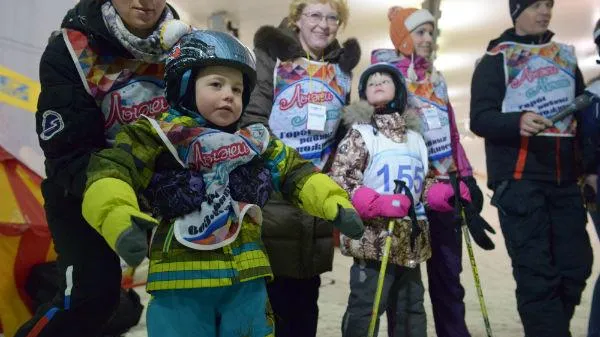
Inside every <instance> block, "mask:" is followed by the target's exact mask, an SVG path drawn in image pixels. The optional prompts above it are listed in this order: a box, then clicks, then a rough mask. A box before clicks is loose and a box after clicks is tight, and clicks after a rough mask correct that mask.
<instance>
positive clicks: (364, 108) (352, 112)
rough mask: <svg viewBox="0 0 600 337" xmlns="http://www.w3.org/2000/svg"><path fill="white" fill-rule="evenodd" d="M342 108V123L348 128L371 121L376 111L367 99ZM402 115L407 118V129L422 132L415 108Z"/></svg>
mask: <svg viewBox="0 0 600 337" xmlns="http://www.w3.org/2000/svg"><path fill="white" fill-rule="evenodd" d="M342 110H343V114H342V123H343V126H344V127H345V128H346V129H347V130H349V129H350V128H352V125H353V124H369V123H371V120H372V117H373V114H374V113H375V108H374V107H373V106H371V105H370V104H369V103H368V102H367V101H365V100H360V101H358V102H354V103H352V104H350V105H348V106H345V107H344V108H343V109H342ZM402 116H404V117H405V119H406V128H407V129H409V130H413V131H415V132H418V133H419V134H421V133H422V130H421V123H420V121H419V117H418V116H417V113H416V111H415V110H413V109H410V108H409V109H406V110H405V111H404V113H403V114H402Z"/></svg>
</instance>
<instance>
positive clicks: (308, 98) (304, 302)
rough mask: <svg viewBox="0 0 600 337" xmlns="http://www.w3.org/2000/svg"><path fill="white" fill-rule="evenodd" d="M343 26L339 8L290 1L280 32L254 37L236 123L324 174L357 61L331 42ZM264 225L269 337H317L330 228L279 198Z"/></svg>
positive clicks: (354, 50)
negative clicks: (258, 129)
mask: <svg viewBox="0 0 600 337" xmlns="http://www.w3.org/2000/svg"><path fill="white" fill-rule="evenodd" d="M347 20H348V5H347V3H346V1H345V0H293V1H292V3H291V4H290V10H289V14H288V16H287V17H286V18H285V19H284V20H283V21H282V22H281V24H280V25H279V27H273V26H264V27H261V28H260V29H259V30H258V31H257V32H256V35H255V36H254V44H255V50H254V52H255V54H256V68H257V69H256V70H257V77H258V82H257V85H256V88H255V89H254V91H253V93H252V95H251V98H250V104H249V105H248V106H247V108H246V111H245V115H244V117H243V121H242V122H243V123H253V122H261V123H263V124H265V125H267V126H268V127H269V129H270V130H271V132H272V133H273V134H274V135H275V136H276V137H278V138H280V139H281V140H282V141H283V142H284V143H286V145H289V146H292V147H294V148H296V149H297V150H298V152H299V153H300V154H301V155H302V156H303V157H304V158H306V159H310V160H312V161H313V163H315V164H316V165H317V166H318V167H319V168H321V169H323V170H324V171H326V170H327V169H328V166H329V165H330V158H332V157H333V156H332V153H333V152H334V151H335V147H336V144H337V141H336V138H335V136H336V131H337V130H338V126H339V124H340V120H341V108H342V106H344V105H346V104H347V103H348V100H349V97H350V87H351V73H350V72H351V70H352V69H353V68H354V67H355V66H356V64H357V63H358V60H359V59H360V48H359V46H358V43H357V41H356V40H354V39H350V40H348V41H346V42H345V43H344V44H343V45H340V44H339V43H338V41H337V40H336V35H337V33H338V31H339V29H340V28H341V27H343V26H344V25H345V24H346V23H347ZM286 188H290V187H288V186H286V184H285V182H282V189H286ZM263 217H264V222H263V240H264V243H265V245H266V248H267V252H268V254H269V259H270V261H271V266H272V268H273V273H274V274H275V280H274V281H273V282H271V283H270V284H269V285H268V291H269V299H270V302H271V305H272V307H273V311H274V313H275V318H276V325H275V331H276V335H277V337H282V336H284V337H287V336H302V337H310V336H316V332H317V319H318V306H317V299H318V296H319V286H320V284H321V279H320V276H319V275H320V274H321V273H324V272H326V271H330V270H331V268H332V262H333V238H332V228H333V227H332V224H331V223H327V222H324V221H321V220H317V219H316V218H314V217H311V216H309V215H308V214H306V213H304V212H302V211H301V210H299V209H298V208H297V207H295V206H294V205H292V204H289V203H287V202H285V201H283V200H282V198H281V196H280V195H278V193H274V195H273V197H272V199H271V201H270V202H269V204H267V206H266V207H265V208H264V210H263Z"/></svg>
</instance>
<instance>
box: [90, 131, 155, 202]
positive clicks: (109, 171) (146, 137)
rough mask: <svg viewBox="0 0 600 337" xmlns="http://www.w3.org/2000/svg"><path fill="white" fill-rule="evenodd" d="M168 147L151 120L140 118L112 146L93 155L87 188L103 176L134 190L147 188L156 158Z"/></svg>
mask: <svg viewBox="0 0 600 337" xmlns="http://www.w3.org/2000/svg"><path fill="white" fill-rule="evenodd" d="M163 151H165V147H164V145H163V143H162V141H161V139H160V137H159V136H158V134H157V133H156V131H155V130H154V128H152V125H150V122H149V121H148V120H146V119H140V120H138V121H137V122H135V123H133V124H129V125H125V126H123V127H122V128H121V130H120V131H119V133H118V134H117V136H116V139H115V144H114V146H113V147H112V148H110V149H104V150H102V151H99V152H96V153H95V154H93V155H92V157H91V158H90V163H89V165H88V171H87V184H86V188H87V187H89V186H90V185H91V184H93V183H94V182H96V181H98V180H100V179H103V178H116V179H119V180H122V181H124V182H126V183H127V184H129V185H130V186H131V187H133V189H134V190H135V191H139V190H141V189H144V188H146V187H147V186H148V184H149V183H150V180H151V178H152V175H153V173H154V166H155V161H156V158H157V157H158V155H159V154H161V153H162V152H163Z"/></svg>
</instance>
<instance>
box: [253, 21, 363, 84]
mask: <svg viewBox="0 0 600 337" xmlns="http://www.w3.org/2000/svg"><path fill="white" fill-rule="evenodd" d="M254 48H256V49H259V50H262V51H264V52H265V53H267V55H269V56H270V57H271V58H273V59H280V60H282V61H288V60H293V59H296V58H298V57H306V51H304V49H302V45H301V44H300V41H299V40H298V36H297V34H296V32H294V31H293V30H292V29H291V28H290V27H289V25H288V20H287V19H284V20H283V21H282V22H281V24H279V27H274V26H263V27H260V28H259V29H258V31H257V32H256V34H255V35H254ZM360 53H361V51H360V45H359V44H358V41H357V40H356V39H355V38H350V39H348V40H346V41H345V42H344V43H343V44H342V45H341V46H340V44H339V42H338V40H337V39H336V40H333V42H332V43H331V44H330V45H329V46H328V47H327V48H326V49H325V53H324V56H323V59H324V61H326V62H330V63H337V64H339V66H340V68H341V69H342V70H343V71H345V72H347V73H350V72H352V69H354V67H356V65H357V64H358V61H360Z"/></svg>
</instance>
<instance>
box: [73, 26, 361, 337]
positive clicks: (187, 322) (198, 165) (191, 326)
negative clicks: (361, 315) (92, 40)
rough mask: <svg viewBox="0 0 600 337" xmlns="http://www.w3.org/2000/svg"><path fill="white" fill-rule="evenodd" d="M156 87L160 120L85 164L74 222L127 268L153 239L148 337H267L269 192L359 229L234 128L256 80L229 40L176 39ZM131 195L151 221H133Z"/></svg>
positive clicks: (247, 131)
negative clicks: (78, 219) (161, 91)
mask: <svg viewBox="0 0 600 337" xmlns="http://www.w3.org/2000/svg"><path fill="white" fill-rule="evenodd" d="M165 82H166V84H167V89H166V92H167V100H168V101H169V104H170V105H171V108H170V109H169V111H168V112H166V113H164V114H163V115H162V116H161V117H160V118H158V120H152V119H149V118H148V119H141V120H140V121H139V122H136V123H134V124H132V125H130V126H128V127H125V128H123V129H122V131H120V133H119V134H118V136H117V138H116V144H115V147H114V148H113V149H109V150H104V151H101V152H100V153H98V154H97V155H95V156H93V158H92V159H91V160H90V165H89V171H88V182H87V189H86V191H85V194H84V201H83V215H84V217H85V218H86V219H87V220H88V221H89V223H90V224H91V225H92V226H93V227H94V228H95V229H96V230H98V231H99V232H100V233H101V234H102V235H103V236H104V237H105V238H106V240H107V242H108V243H109V245H110V246H111V247H112V248H113V249H115V250H116V252H117V253H118V254H119V255H120V256H121V257H123V258H124V260H125V261H126V262H127V263H128V264H130V265H132V266H136V265H138V264H139V263H140V262H141V261H142V259H143V258H144V256H145V255H146V251H147V249H148V245H147V242H146V231H147V230H148V229H154V232H153V237H152V240H151V247H150V269H149V275H148V284H147V291H148V292H150V293H151V294H152V295H153V298H152V300H151V302H150V305H149V308H148V318H147V322H148V323H147V324H148V334H149V336H151V337H154V336H160V337H165V336H166V337H169V336H238V335H239V336H242V335H243V336H253V337H258V336H261V337H262V336H267V335H272V333H273V332H272V329H271V328H270V327H269V324H268V322H267V318H266V315H265V310H266V301H267V292H266V285H265V278H271V277H272V273H271V269H270V266H269V260H268V258H267V256H266V252H265V250H264V246H263V245H262V242H261V226H260V225H261V222H262V216H261V210H260V208H261V207H262V206H263V205H264V204H265V202H266V199H267V198H268V194H269V192H270V189H271V185H272V188H274V189H276V190H279V191H281V192H282V193H283V195H285V196H286V197H287V198H288V199H289V200H291V201H292V202H294V203H295V204H296V205H298V206H299V207H301V208H302V209H304V210H305V211H306V212H308V213H310V214H312V215H314V216H318V217H322V218H325V219H328V220H332V221H334V224H336V225H338V226H339V227H340V230H341V231H342V232H344V233H346V234H347V235H349V236H351V237H354V238H359V237H360V236H361V235H362V231H363V226H362V222H361V221H360V218H359V217H358V215H356V212H355V211H354V209H353V208H352V205H351V203H350V202H349V200H348V197H347V194H346V192H345V191H343V190H342V189H341V188H340V187H339V186H337V185H336V184H335V183H334V182H333V181H332V180H331V179H330V178H328V177H327V176H326V175H324V174H321V173H317V170H316V169H315V167H314V166H313V165H312V164H311V163H310V162H308V161H306V160H303V159H301V157H300V156H299V155H298V153H297V152H296V151H294V150H293V149H291V148H289V147H287V146H285V145H284V144H283V143H281V141H279V140H278V139H275V138H273V137H271V136H270V134H269V132H268V131H267V129H266V128H265V127H264V126H263V125H261V124H253V125H249V126H246V127H244V128H241V129H240V128H239V127H238V120H239V118H240V116H241V114H242V112H243V108H244V107H245V106H246V104H247V103H248V99H249V96H250V93H251V92H252V89H253V87H254V84H255V82H256V74H255V67H254V59H253V57H252V55H251V54H250V52H249V51H248V49H247V48H246V47H245V46H244V45H243V44H241V43H240V42H239V41H238V40H237V39H235V38H234V37H232V36H231V35H229V34H226V33H221V32H213V31H192V32H191V33H189V34H186V35H184V36H183V37H182V38H181V39H180V40H179V41H178V42H177V43H176V44H175V46H174V47H173V48H172V50H171V52H170V55H169V56H168V58H167V62H166V75H165ZM142 194H143V195H144V198H143V199H144V200H145V201H146V202H147V203H148V204H149V206H150V207H151V208H152V215H153V216H152V217H151V216H149V215H147V214H145V213H143V212H141V211H140V207H139V206H138V201H137V199H138V197H139V196H140V195H142Z"/></svg>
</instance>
